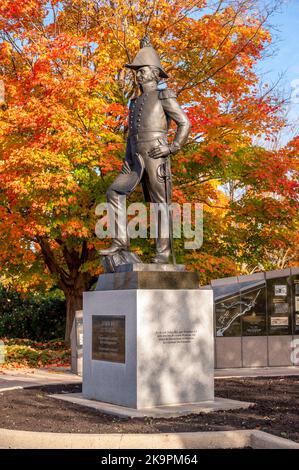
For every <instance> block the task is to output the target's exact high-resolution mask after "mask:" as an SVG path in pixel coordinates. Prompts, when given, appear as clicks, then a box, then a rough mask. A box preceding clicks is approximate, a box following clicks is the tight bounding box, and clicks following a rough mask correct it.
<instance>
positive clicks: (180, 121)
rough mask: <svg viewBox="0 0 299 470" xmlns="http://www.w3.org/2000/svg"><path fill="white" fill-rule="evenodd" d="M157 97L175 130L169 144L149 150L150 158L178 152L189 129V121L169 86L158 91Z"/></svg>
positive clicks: (185, 139)
mask: <svg viewBox="0 0 299 470" xmlns="http://www.w3.org/2000/svg"><path fill="white" fill-rule="evenodd" d="M159 99H160V100H161V104H162V106H163V109H164V112H165V114H166V116H167V118H168V119H171V120H173V121H174V122H175V123H176V125H177V130H176V134H175V137H174V140H173V142H172V143H171V145H169V146H161V147H155V148H154V149H152V151H151V152H150V156H151V157H152V158H160V157H163V156H167V155H169V154H174V153H176V152H178V151H179V150H180V149H181V148H182V147H183V145H184V144H185V143H186V141H187V139H188V136H189V133H190V129H191V123H190V121H189V119H188V117H187V115H186V114H185V112H184V111H183V109H182V108H181V106H180V105H179V103H178V101H177V99H176V94H175V92H174V91H173V90H170V89H169V88H166V89H165V90H161V91H160V93H159ZM167 147H168V151H167Z"/></svg>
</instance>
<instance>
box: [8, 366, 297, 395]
mask: <svg viewBox="0 0 299 470" xmlns="http://www.w3.org/2000/svg"><path fill="white" fill-rule="evenodd" d="M289 375H298V376H299V367H257V368H247V369H245V368H242V369H219V370H215V379H227V378H234V377H235V378H236V377H275V376H289ZM81 382H82V377H79V376H78V375H75V374H73V373H72V372H71V371H70V369H69V368H63V367H55V368H54V367H53V368H51V369H16V370H11V369H0V392H1V391H2V392H4V391H5V390H13V389H16V388H26V387H32V386H36V385H53V384H64V383H73V384H76V383H78V384H79V383H81Z"/></svg>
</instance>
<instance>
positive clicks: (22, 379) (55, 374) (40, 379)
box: [0, 367, 82, 392]
mask: <svg viewBox="0 0 299 470" xmlns="http://www.w3.org/2000/svg"><path fill="white" fill-rule="evenodd" d="M81 382H82V377H79V376H78V375H75V374H72V373H71V372H70V370H69V369H66V368H62V367H59V368H58V367H57V368H53V369H18V370H11V369H0V392H1V391H2V392H4V391H5V390H13V389H16V388H25V387H30V386H31V387H32V386H35V385H51V384H61V383H81Z"/></svg>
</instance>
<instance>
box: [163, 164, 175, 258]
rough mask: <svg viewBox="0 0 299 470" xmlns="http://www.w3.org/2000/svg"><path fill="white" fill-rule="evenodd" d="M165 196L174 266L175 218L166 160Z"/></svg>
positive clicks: (169, 172)
mask: <svg viewBox="0 0 299 470" xmlns="http://www.w3.org/2000/svg"><path fill="white" fill-rule="evenodd" d="M164 179H165V194H166V206H167V217H168V236H169V244H170V252H171V258H172V264H176V258H175V251H174V243H173V217H172V208H171V170H170V160H169V158H167V159H166V162H165V178H164Z"/></svg>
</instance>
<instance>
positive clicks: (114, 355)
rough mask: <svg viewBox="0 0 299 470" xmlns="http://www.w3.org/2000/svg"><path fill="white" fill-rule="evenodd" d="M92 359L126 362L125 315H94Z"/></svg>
mask: <svg viewBox="0 0 299 470" xmlns="http://www.w3.org/2000/svg"><path fill="white" fill-rule="evenodd" d="M92 359H93V360H96V361H108V362H119V363H125V362H126V352H125V317H124V316H117V317H116V316H112V315H106V316H105V315H101V316H97V315H93V316H92Z"/></svg>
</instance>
